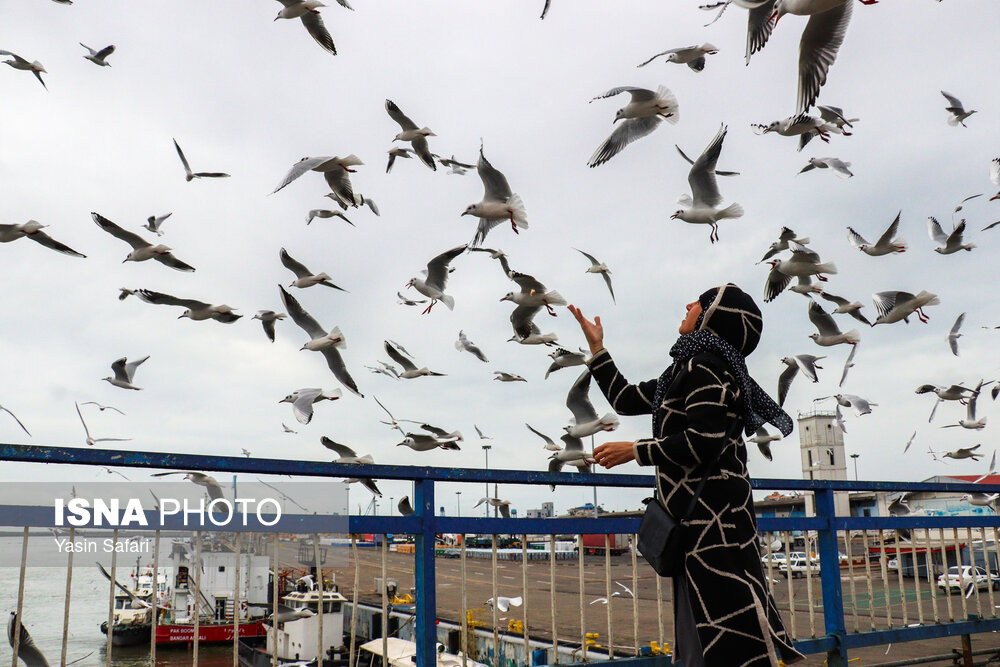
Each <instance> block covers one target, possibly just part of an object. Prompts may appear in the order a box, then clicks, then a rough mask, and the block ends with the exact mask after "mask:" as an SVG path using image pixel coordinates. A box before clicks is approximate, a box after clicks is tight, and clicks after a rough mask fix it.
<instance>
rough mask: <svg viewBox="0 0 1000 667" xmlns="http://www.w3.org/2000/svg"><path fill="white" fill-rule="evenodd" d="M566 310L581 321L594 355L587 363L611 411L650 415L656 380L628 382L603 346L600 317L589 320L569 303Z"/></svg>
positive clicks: (581, 326) (602, 330) (622, 413)
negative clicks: (637, 382) (636, 382)
mask: <svg viewBox="0 0 1000 667" xmlns="http://www.w3.org/2000/svg"><path fill="white" fill-rule="evenodd" d="M569 312H571V313H573V316H574V317H575V318H576V321H577V322H579V323H580V328H581V329H582V330H583V335H584V337H585V338H586V339H587V345H589V346H590V353H591V355H593V356H591V358H590V360H589V361H588V362H587V366H588V367H589V368H590V372H591V374H592V375H593V377H594V380H596V381H597V386H599V387H600V388H601V392H602V393H603V394H604V396H605V398H607V399H608V403H610V404H611V407H612V408H613V409H614V411H615V412H617V413H618V414H620V415H648V414H652V412H653V393H654V392H655V391H656V380H655V379H653V380H647V381H646V382H642V383H640V384H631V383H629V381H628V380H626V379H625V377H624V376H623V375H622V374H621V373H620V372H619V371H618V367H617V366H615V362H614V360H613V359H612V358H611V354H610V353H609V352H608V351H607V350H606V349H604V327H603V326H601V318H600V317H599V316H598V317H595V318H594V321H593V322H591V321H589V320H588V319H587V318H585V317H584V316H583V313H582V312H580V309H579V308H577V307H576V306H569Z"/></svg>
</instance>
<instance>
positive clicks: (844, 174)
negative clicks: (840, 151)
mask: <svg viewBox="0 0 1000 667" xmlns="http://www.w3.org/2000/svg"><path fill="white" fill-rule="evenodd" d="M850 166H851V163H850V162H844V161H843V160H841V159H840V158H836V157H811V158H809V163H808V164H806V166H804V167H802V169H800V170H799V173H800V174H801V173H804V172H807V171H812V170H813V169H829V170H831V171H832V172H834V173H835V174H837V176H840V177H841V178H850V177H851V176H854V174H852V173H851V170H850V169H848V167H850Z"/></svg>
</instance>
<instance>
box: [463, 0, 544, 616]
mask: <svg viewBox="0 0 1000 667" xmlns="http://www.w3.org/2000/svg"><path fill="white" fill-rule="evenodd" d="M545 4H546V6H548V2H546V3H545ZM542 18H544V15H543V17H542ZM483 500H493V499H492V498H489V499H487V498H483ZM483 500H480V501H479V504H481V503H482V502H483ZM479 504H477V505H476V507H479ZM491 504H492V503H491ZM504 516H505V517H507V518H508V519H509V518H510V510H509V509H508V510H507V513H506V514H504ZM521 603H522V600H521V598H519V597H518V598H505V597H502V596H500V595H498V596H497V598H496V606H497V609H498V610H500V611H507V610H508V609H510V608H511V607H520V606H521ZM485 604H486V606H487V607H489V608H490V609H492V608H493V598H490V599H489V600H487V601H486V603H485Z"/></svg>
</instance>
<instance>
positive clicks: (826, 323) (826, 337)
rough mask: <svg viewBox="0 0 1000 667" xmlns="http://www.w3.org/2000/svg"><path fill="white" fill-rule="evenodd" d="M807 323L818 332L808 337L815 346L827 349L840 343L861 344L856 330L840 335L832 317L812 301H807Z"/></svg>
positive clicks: (859, 335)
mask: <svg viewBox="0 0 1000 667" xmlns="http://www.w3.org/2000/svg"><path fill="white" fill-rule="evenodd" d="M809 321H810V322H812V323H813V326H815V327H816V329H817V330H818V332H819V333H813V334H809V337H810V338H812V339H813V342H815V343H816V344H817V345H822V346H823V347H829V346H831V345H840V344H841V343H847V344H849V345H857V344H858V343H860V342H861V334H859V333H858V330H857V329H851V330H850V331H848V332H847V333H842V332H841V331H840V327H838V326H837V323H836V322H834V321H833V315H831V314H830V313H828V312H826V311H825V310H823V307H822V306H821V305H819V304H818V303H816V302H815V301H813V300H812V299H810V300H809Z"/></svg>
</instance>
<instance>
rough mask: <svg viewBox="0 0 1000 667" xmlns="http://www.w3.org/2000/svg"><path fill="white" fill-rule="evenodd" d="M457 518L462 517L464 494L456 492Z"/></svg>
mask: <svg viewBox="0 0 1000 667" xmlns="http://www.w3.org/2000/svg"><path fill="white" fill-rule="evenodd" d="M455 516H462V492H461V491H456V492H455Z"/></svg>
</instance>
